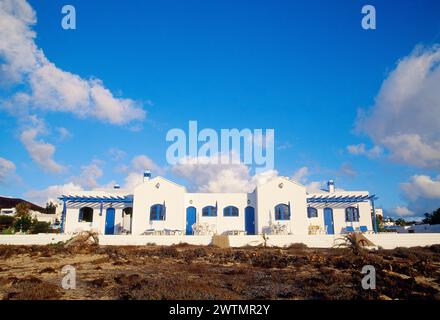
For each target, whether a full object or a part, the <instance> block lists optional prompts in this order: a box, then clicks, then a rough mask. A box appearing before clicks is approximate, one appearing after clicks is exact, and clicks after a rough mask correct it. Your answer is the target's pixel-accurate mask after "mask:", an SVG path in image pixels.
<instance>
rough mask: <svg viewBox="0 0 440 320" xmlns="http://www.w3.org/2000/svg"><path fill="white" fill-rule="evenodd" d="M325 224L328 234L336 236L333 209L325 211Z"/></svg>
mask: <svg viewBox="0 0 440 320" xmlns="http://www.w3.org/2000/svg"><path fill="white" fill-rule="evenodd" d="M324 224H325V226H326V227H327V234H335V227H334V225H333V210H332V209H331V208H325V209H324Z"/></svg>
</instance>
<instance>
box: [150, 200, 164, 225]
mask: <svg viewBox="0 0 440 320" xmlns="http://www.w3.org/2000/svg"><path fill="white" fill-rule="evenodd" d="M150 220H151V221H165V205H162V204H153V205H152V206H151V207H150Z"/></svg>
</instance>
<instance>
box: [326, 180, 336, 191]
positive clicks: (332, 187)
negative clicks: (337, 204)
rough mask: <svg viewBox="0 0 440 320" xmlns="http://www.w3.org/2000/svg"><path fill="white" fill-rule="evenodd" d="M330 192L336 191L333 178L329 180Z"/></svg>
mask: <svg viewBox="0 0 440 320" xmlns="http://www.w3.org/2000/svg"><path fill="white" fill-rule="evenodd" d="M327 187H328V192H330V193H335V182H334V181H333V180H331V179H330V180H329V181H328V182H327Z"/></svg>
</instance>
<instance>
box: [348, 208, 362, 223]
mask: <svg viewBox="0 0 440 320" xmlns="http://www.w3.org/2000/svg"><path fill="white" fill-rule="evenodd" d="M345 222H359V209H358V208H355V207H348V208H345Z"/></svg>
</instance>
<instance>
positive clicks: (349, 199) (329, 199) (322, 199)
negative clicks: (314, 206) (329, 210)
mask: <svg viewBox="0 0 440 320" xmlns="http://www.w3.org/2000/svg"><path fill="white" fill-rule="evenodd" d="M377 199H378V198H377V197H376V196H375V195H374V194H373V195H371V196H366V195H365V196H336V195H327V196H324V195H320V196H313V197H310V198H307V203H337V202H344V203H353V202H366V201H369V200H377Z"/></svg>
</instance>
